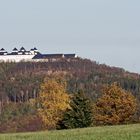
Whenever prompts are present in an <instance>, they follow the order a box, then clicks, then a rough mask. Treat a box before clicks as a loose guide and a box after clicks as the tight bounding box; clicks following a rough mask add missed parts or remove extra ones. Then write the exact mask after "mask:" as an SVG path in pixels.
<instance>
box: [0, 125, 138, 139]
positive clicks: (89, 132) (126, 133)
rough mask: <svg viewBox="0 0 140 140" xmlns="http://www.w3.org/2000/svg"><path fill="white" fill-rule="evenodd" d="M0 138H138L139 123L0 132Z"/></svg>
mask: <svg viewBox="0 0 140 140" xmlns="http://www.w3.org/2000/svg"><path fill="white" fill-rule="evenodd" d="M0 140H140V124H134V125H122V126H107V127H106V126H105V127H93V128H85V129H74V130H63V131H45V132H37V133H16V134H0Z"/></svg>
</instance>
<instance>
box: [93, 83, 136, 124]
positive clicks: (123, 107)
mask: <svg viewBox="0 0 140 140" xmlns="http://www.w3.org/2000/svg"><path fill="white" fill-rule="evenodd" d="M135 112H136V99H135V98H134V96H133V95H132V94H131V93H130V92H127V91H125V90H123V89H122V88H121V87H119V86H117V84H116V83H113V84H112V85H110V86H107V87H105V88H104V90H103V95H102V97H100V98H99V99H98V101H97V102H96V104H95V108H94V115H95V117H94V118H95V121H96V123H97V124H108V125H113V124H122V123H125V122H127V121H130V119H131V117H132V116H133V115H134V114H135Z"/></svg>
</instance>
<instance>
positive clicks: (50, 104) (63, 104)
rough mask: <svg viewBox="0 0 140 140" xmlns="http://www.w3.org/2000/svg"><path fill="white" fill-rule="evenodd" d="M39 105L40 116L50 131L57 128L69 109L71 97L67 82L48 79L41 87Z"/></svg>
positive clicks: (59, 79) (60, 79)
mask: <svg viewBox="0 0 140 140" xmlns="http://www.w3.org/2000/svg"><path fill="white" fill-rule="evenodd" d="M37 103H38V106H39V108H38V114H39V116H40V117H41V118H42V120H43V122H44V124H45V125H46V127H47V128H48V129H53V128H55V127H56V123H57V122H58V121H59V120H61V119H62V115H63V112H65V110H66V109H67V108H68V107H69V95H68V94H67V92H66V82H65V81H64V80H63V79H62V78H60V77H59V78H58V77H57V78H46V79H45V81H44V83H43V84H42V85H41V90H40V93H39V97H38V99H37Z"/></svg>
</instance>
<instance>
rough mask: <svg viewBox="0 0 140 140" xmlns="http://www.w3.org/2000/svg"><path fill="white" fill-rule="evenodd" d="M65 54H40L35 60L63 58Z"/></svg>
mask: <svg viewBox="0 0 140 140" xmlns="http://www.w3.org/2000/svg"><path fill="white" fill-rule="evenodd" d="M62 57H63V54H40V53H38V54H37V55H35V56H34V57H33V59H45V58H48V59H49V58H62Z"/></svg>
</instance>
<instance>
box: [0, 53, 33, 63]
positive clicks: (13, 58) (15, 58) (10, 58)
mask: <svg viewBox="0 0 140 140" xmlns="http://www.w3.org/2000/svg"><path fill="white" fill-rule="evenodd" d="M34 56H35V55H34V54H31V55H0V62H20V61H32V58H33V57H34Z"/></svg>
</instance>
